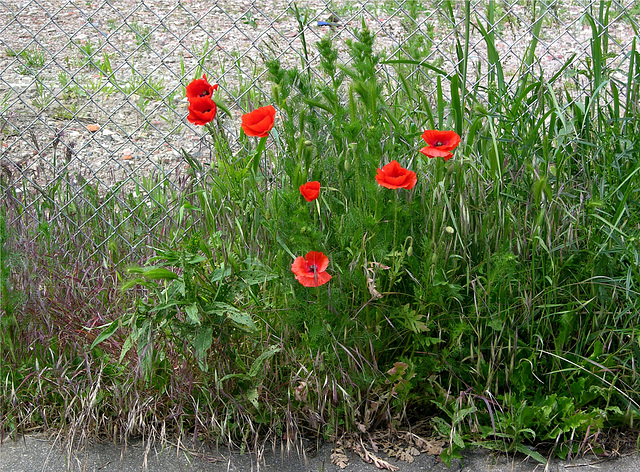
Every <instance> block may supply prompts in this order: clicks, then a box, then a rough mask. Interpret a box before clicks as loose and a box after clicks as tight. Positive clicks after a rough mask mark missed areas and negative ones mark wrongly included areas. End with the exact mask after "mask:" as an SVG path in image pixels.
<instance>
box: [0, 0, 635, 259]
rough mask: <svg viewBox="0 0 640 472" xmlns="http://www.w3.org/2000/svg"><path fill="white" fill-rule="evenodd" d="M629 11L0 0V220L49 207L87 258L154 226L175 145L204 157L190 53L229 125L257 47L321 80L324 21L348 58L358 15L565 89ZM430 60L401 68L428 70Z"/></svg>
mask: <svg viewBox="0 0 640 472" xmlns="http://www.w3.org/2000/svg"><path fill="white" fill-rule="evenodd" d="M489 6H491V7H489ZM639 13H640V5H639V3H638V2H637V1H629V0H613V1H608V2H603V1H588V0H583V1H570V0H555V1H554V0H549V1H539V2H529V1H528V2H515V1H507V0H505V1H494V2H489V1H471V2H450V1H436V0H433V1H417V0H406V1H403V0H373V1H361V2H348V1H332V2H320V1H312V2H304V4H302V3H301V4H298V5H296V4H295V3H294V2H291V1H284V0H270V1H262V2H254V1H251V2H246V1H239V0H230V1H216V2H201V1H193V0H188V1H181V2H175V3H174V2H162V1H145V2H133V1H127V0H116V1H111V0H109V1H100V2H98V1H92V0H87V1H84V2H78V1H62V0H58V1H45V0H22V1H18V0H12V1H0V44H1V45H0V71H1V72H0V111H1V118H0V146H1V149H2V154H1V157H0V165H1V168H0V170H1V173H0V176H1V181H2V192H3V200H4V201H3V207H4V208H5V210H6V209H7V208H9V209H11V211H10V212H9V213H7V216H6V220H7V221H6V223H7V224H8V225H9V226H11V225H27V226H28V225H30V224H35V225H36V226H37V227H38V228H40V229H41V230H42V229H43V228H44V230H43V231H45V232H46V227H47V226H48V225H50V224H51V223H52V222H56V224H57V225H58V226H60V227H64V228H67V231H68V234H69V238H70V239H72V240H74V241H78V242H79V243H80V244H86V246H87V247H86V252H85V253H84V255H85V256H86V257H95V256H104V257H107V255H108V253H109V250H110V249H109V248H110V247H113V246H114V245H124V246H125V247H128V248H129V251H130V253H134V252H135V251H136V249H137V248H138V247H139V246H140V245H141V244H145V245H146V244H150V245H153V244H154V243H155V242H156V241H157V240H158V239H159V238H160V237H161V236H162V237H164V236H166V235H164V234H162V233H163V232H164V231H165V230H166V228H168V227H170V226H171V223H172V222H171V221H168V219H171V218H173V217H174V215H175V214H176V211H175V206H176V205H178V204H179V198H178V197H179V194H180V192H182V191H183V190H184V183H185V181H186V179H187V172H188V169H187V165H186V163H185V160H184V159H183V154H182V152H183V151H184V152H186V153H188V154H190V155H191V156H193V157H194V158H196V159H200V160H202V161H206V160H207V159H209V158H210V155H209V152H210V151H209V150H208V148H207V147H206V146H205V145H204V141H203V136H202V129H201V128H200V129H196V127H194V126H192V125H190V124H189V123H188V122H187V120H186V115H187V112H186V101H185V99H184V87H185V85H186V84H187V83H188V82H189V81H190V80H192V79H193V78H194V77H195V76H196V74H198V73H199V72H200V70H201V69H200V68H202V70H204V72H206V73H207V74H208V76H209V78H210V79H212V82H214V81H215V82H217V83H219V84H220V96H221V97H222V98H223V100H224V101H225V103H226V104H227V105H228V106H229V109H230V110H231V111H232V113H235V116H234V117H233V118H234V119H235V120H236V122H235V124H236V125H237V121H239V117H240V115H241V114H242V113H243V112H245V111H248V110H249V109H251V108H252V107H254V106H259V105H264V104H266V103H265V102H266V101H267V100H268V98H267V97H268V96H269V95H270V92H271V90H270V84H269V82H268V80H267V79H266V71H265V66H264V64H265V60H267V59H278V60H280V61H281V62H282V63H283V64H284V65H287V66H289V67H292V66H297V67H300V68H301V69H302V70H304V71H306V72H309V73H311V74H314V75H316V76H317V78H318V79H320V80H323V79H322V76H321V75H320V74H318V72H317V70H316V67H317V65H318V62H319V59H318V51H317V50H316V49H315V47H314V44H315V43H316V42H318V41H319V40H320V39H321V38H322V37H324V36H325V35H330V36H331V37H332V38H333V40H334V44H336V45H337V46H338V49H339V51H340V57H339V60H340V61H341V62H342V63H343V64H348V62H349V55H348V54H346V52H345V51H346V47H345V40H347V39H350V38H354V37H355V35H354V32H355V31H357V30H358V29H359V28H362V27H363V26H367V27H368V28H369V29H370V30H371V31H372V32H373V34H374V35H375V37H376V48H377V49H378V50H379V52H380V53H381V54H383V56H384V57H385V58H387V59H394V58H404V59H407V58H408V59H412V60H415V61H416V62H419V63H422V64H429V65H430V66H434V67H437V68H438V69H440V70H444V71H445V72H446V73H452V72H453V71H456V70H459V69H460V67H461V66H462V64H463V62H461V59H460V57H461V56H460V54H459V53H460V52H462V54H464V56H465V57H467V58H468V60H467V62H466V80H467V87H468V88H469V89H474V88H478V85H479V84H483V83H486V81H487V77H488V76H489V74H493V73H495V71H496V67H497V65H496V61H495V60H492V54H493V57H496V56H497V57H498V58H499V64H500V66H501V68H502V70H503V74H504V76H505V80H506V81H507V83H508V86H509V89H510V90H512V89H513V87H515V86H516V85H517V84H516V81H515V80H511V78H513V77H516V76H518V75H522V74H523V73H524V72H527V71H528V72H530V73H531V74H533V75H535V76H536V77H544V78H545V79H546V80H552V79H553V80H554V81H555V82H556V83H557V84H564V85H567V83H570V84H572V85H571V86H570V87H566V89H568V90H573V94H572V97H573V99H580V97H581V95H582V94H585V93H590V92H592V91H593V90H592V87H593V80H594V79H593V78H591V77H589V76H588V74H584V73H580V69H581V64H585V61H589V60H590V56H591V52H592V51H591V47H592V38H594V37H596V38H599V40H600V41H601V44H600V46H601V48H602V49H603V50H604V51H606V57H604V58H603V60H604V61H606V67H607V68H608V70H609V71H611V72H610V73H611V76H615V74H616V73H617V72H616V71H618V70H620V71H622V72H621V74H623V75H622V76H623V77H626V74H625V70H626V69H625V67H627V64H628V61H629V56H630V51H631V50H632V47H633V45H634V44H635V43H634V41H635V40H636V39H637V32H638V27H639V26H640V22H639V21H638V14H639ZM605 14H606V15H605ZM605 18H606V21H604V19H605ZM605 23H606V24H605ZM483 29H484V30H485V34H484V36H483V34H482V30H483ZM467 32H468V34H469V35H468V41H467V38H466V37H465V34H466V33H467ZM487 34H488V35H490V37H491V39H492V41H493V44H494V45H495V48H494V49H491V48H490V49H489V50H488V48H487V41H486V37H487ZM534 35H535V37H536V39H537V43H536V47H535V50H534V51H530V50H529V46H530V45H531V44H532V39H533V37H534ZM461 47H463V48H464V49H465V50H464V51H460V48H461ZM528 55H530V56H528ZM527 57H530V60H526V58H527ZM566 64H569V65H568V66H567V67H564V66H565V65H566ZM523 68H525V69H526V71H525V70H523ZM431 70H432V69H428V68H419V67H417V68H414V69H413V70H412V72H411V73H420V74H425V75H426V76H427V79H428V80H433V81H434V84H435V75H436V74H433V77H432V76H431V74H430V71H431ZM558 71H561V73H560V74H556V73H557V72H558ZM379 72H380V76H381V77H383V78H384V79H385V80H388V81H389V82H390V88H391V90H393V89H394V88H399V87H400V86H401V84H400V81H399V79H398V77H397V75H396V74H395V72H394V69H393V68H392V67H389V66H386V65H382V66H381V67H380V70H379ZM636 79H637V78H636ZM625 80H626V79H625ZM552 85H554V84H552ZM433 90H435V85H434V87H433ZM426 93H434V92H433V91H426ZM391 95H393V93H391ZM229 123H230V124H228V125H227V129H226V132H227V133H228V134H229V135H230V136H231V137H232V138H233V137H237V129H238V128H239V127H238V126H235V125H234V124H232V122H231V121H230V122H229ZM105 208H109V209H111V210H110V211H111V212H112V214H110V215H109V218H105V216H104V210H105ZM83 241H84V243H83Z"/></svg>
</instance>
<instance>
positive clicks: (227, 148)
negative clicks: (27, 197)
mask: <svg viewBox="0 0 640 472" xmlns="http://www.w3.org/2000/svg"><path fill="white" fill-rule="evenodd" d="M539 13H540V12H539ZM442 14H443V15H447V14H450V15H453V5H452V4H449V8H444V10H443V12H442ZM597 14H598V15H600V16H599V20H598V21H597V22H596V21H590V23H589V24H590V25H591V29H592V33H593V34H592V40H591V57H590V59H589V60H588V61H585V63H584V64H581V65H580V69H581V72H580V73H581V74H584V77H585V78H586V79H588V82H589V83H590V84H592V86H591V87H592V88H591V89H590V90H589V93H588V94H586V95H585V96H583V97H580V98H576V97H575V96H574V95H572V91H571V90H570V89H568V88H561V87H560V88H558V87H553V86H552V84H553V83H554V82H555V79H556V78H558V77H561V76H562V74H563V73H565V71H568V70H569V69H570V68H571V67H574V66H575V64H574V63H573V62H572V61H571V60H568V61H567V63H566V64H565V66H564V67H563V69H562V70H561V71H560V72H558V74H557V75H556V77H554V78H553V80H545V78H543V77H541V76H536V75H535V73H534V72H531V69H530V66H531V65H532V64H533V63H534V61H535V55H534V54H533V51H535V48H536V42H535V40H534V42H532V43H531V44H530V46H529V51H530V54H527V55H525V57H524V58H523V59H522V61H523V62H522V67H521V68H520V72H519V73H518V74H517V75H516V76H514V77H509V76H506V75H505V73H504V71H503V70H502V64H501V57H500V55H499V54H498V49H497V48H496V45H495V36H494V35H493V34H492V33H491V28H490V26H491V22H492V21H493V18H494V15H495V12H493V13H492V12H491V8H489V11H488V14H487V21H488V24H486V25H485V24H482V23H480V22H476V21H475V20H474V22H475V24H473V25H472V24H471V21H468V22H467V23H465V28H466V30H463V31H461V34H460V35H459V37H458V38H459V39H457V43H456V44H455V45H454V51H455V54H457V55H458V58H459V59H460V62H459V66H458V67H457V69H455V70H452V71H449V72H445V71H442V70H441V69H440V68H439V66H440V65H439V64H427V63H425V62H424V61H423V56H424V55H426V54H427V53H428V50H429V47H430V45H429V44H426V43H421V42H416V43H415V44H411V45H410V51H409V53H410V54H411V57H402V56H397V57H393V58H390V59H387V58H385V57H383V56H382V55H379V54H377V53H375V52H374V51H375V48H374V43H375V37H374V36H373V35H372V34H371V32H369V31H368V30H367V29H366V28H364V27H363V28H359V29H357V30H355V31H354V37H353V39H352V40H350V41H349V42H347V43H346V47H347V50H348V54H349V56H350V58H351V60H350V61H349V62H348V63H347V64H344V63H342V62H339V61H338V59H337V58H338V55H337V52H336V45H335V44H334V43H333V42H332V40H331V39H330V38H329V37H327V38H325V39H323V40H321V41H319V42H317V43H316V44H310V43H309V44H307V48H308V49H307V55H309V54H311V52H312V48H315V49H314V50H317V51H318V52H319V54H320V56H321V57H320V64H319V70H320V73H321V74H323V80H320V79H318V78H317V77H316V76H314V75H310V74H307V73H306V72H305V70H304V69H298V68H297V67H288V66H284V65H283V64H281V63H280V62H279V61H278V60H277V59H271V60H269V61H268V62H267V63H266V71H264V73H265V75H264V79H263V81H267V80H268V82H270V83H271V85H272V96H271V97H262V96H261V95H260V94H258V93H256V92H255V91H253V90H252V89H251V87H250V86H249V85H248V83H250V81H247V83H241V84H240V85H239V86H238V87H239V89H238V96H242V99H241V100H240V104H241V105H242V106H243V108H245V109H247V110H249V109H251V108H255V107H257V106H260V105H266V104H268V103H273V104H274V106H276V107H277V108H278V110H279V112H280V113H279V114H278V116H277V121H276V125H275V128H274V130H273V131H272V132H271V134H270V138H269V146H267V148H266V149H265V150H261V148H260V147H259V144H258V142H257V141H256V140H255V139H254V138H250V137H247V136H244V135H241V138H240V139H239V143H238V144H239V146H237V145H236V143H235V142H232V141H230V139H229V137H228V135H227V134H226V133H224V132H222V131H221V130H222V129H224V127H230V126H233V124H232V122H231V117H230V116H229V114H230V108H232V106H229V107H227V106H224V104H223V103H222V102H221V103H220V106H219V112H218V115H217V117H216V121H215V122H214V123H211V124H210V125H208V126H207V128H206V130H207V132H208V136H207V138H208V141H207V142H208V146H209V152H210V154H211V156H212V157H213V158H212V159H211V164H210V165H203V164H200V163H199V161H198V160H196V159H193V158H192V157H191V156H189V155H188V154H187V153H185V160H187V161H188V162H189V165H190V169H191V172H192V174H191V175H190V176H189V177H188V178H186V179H185V180H184V181H182V182H180V183H179V184H177V185H173V184H170V183H169V182H167V181H164V180H160V179H158V180H154V179H150V180H147V181H144V182H142V183H141V184H140V185H138V186H137V187H136V188H135V189H127V188H126V187H125V185H124V184H123V185H122V186H121V187H119V188H116V189H114V190H113V191H112V192H109V193H108V194H106V195H101V194H100V192H98V189H97V188H94V187H92V186H91V185H89V184H88V183H86V182H84V183H83V184H82V185H80V187H81V189H82V192H81V193H80V194H79V195H77V194H75V193H74V191H73V189H71V188H67V187H66V186H65V183H64V182H65V181H66V180H68V179H65V178H60V179H59V182H60V183H59V185H54V186H52V187H50V188H48V190H47V191H46V192H44V191H43V192H42V197H41V198H39V199H37V200H36V201H35V202H34V203H33V204H34V205H36V213H37V214H38V219H37V220H35V221H34V220H29V218H28V215H27V214H26V213H25V212H24V205H25V201H24V200H22V199H21V198H23V197H20V196H19V195H18V194H16V193H15V191H13V190H12V189H11V186H10V185H9V184H8V183H7V182H5V181H3V183H2V185H3V186H2V192H3V194H6V195H7V196H8V198H6V199H3V204H2V206H1V207H0V210H1V211H2V213H1V214H0V242H1V243H2V245H1V247H0V251H1V252H0V254H1V255H2V259H1V260H0V276H1V277H2V278H1V282H2V284H0V288H1V289H2V295H3V303H2V307H3V316H2V318H1V319H2V324H3V330H2V333H3V334H2V338H1V339H2V353H1V357H0V362H1V364H0V367H1V368H2V371H3V379H2V382H3V383H2V389H3V395H2V396H0V411H1V412H2V416H1V417H0V429H2V431H6V432H8V433H10V434H12V435H14V436H17V435H18V434H20V433H22V432H25V431H30V430H32V429H33V428H40V429H57V430H62V431H64V432H65V433H66V435H67V437H69V438H71V439H74V438H75V439H84V438H88V437H90V436H102V437H108V438H110V439H114V440H126V439H127V438H128V437H132V436H134V435H141V436H143V437H145V438H158V439H160V438H163V437H166V435H172V434H182V435H184V436H189V437H193V438H199V439H202V440H211V441H221V442H225V443H229V444H231V445H234V446H238V447H246V448H254V447H255V446H256V445H257V444H258V442H259V441H264V440H275V439H281V440H284V441H297V440H299V439H300V438H303V437H324V438H326V439H328V440H336V439H338V438H340V437H341V435H342V434H343V433H351V432H361V433H370V432H374V431H376V430H377V429H379V428H387V429H391V430H394V429H398V428H400V427H404V426H405V425H407V424H415V423H416V422H417V421H418V419H425V418H428V419H429V431H428V434H430V435H432V436H433V437H437V438H443V439H445V445H444V447H443V449H442V451H441V458H442V459H443V460H444V461H445V462H450V461H451V460H452V459H453V458H455V457H458V456H459V455H460V452H461V451H462V450H464V449H465V448H466V447H470V446H472V445H479V446H481V447H485V448H489V449H496V450H500V451H507V452H519V453H523V454H525V455H528V456H530V457H531V458H533V459H535V460H538V461H541V462H544V461H545V458H546V457H549V456H551V455H557V456H559V457H561V458H568V457H572V456H574V455H576V454H580V453H582V452H585V451H587V450H593V451H596V452H598V451H600V452H604V451H605V450H606V449H607V448H609V447H610V444H608V443H607V442H606V441H603V440H602V438H603V437H605V436H606V435H605V434H604V433H608V432H612V431H615V430H617V429H624V428H629V429H633V428H635V427H636V426H637V421H638V416H639V415H640V405H639V404H638V398H639V396H638V392H639V390H640V377H639V375H638V371H637V365H636V363H635V358H636V357H637V351H638V328H637V326H638V322H637V321H638V320H637V313H638V309H639V308H640V306H639V303H640V301H639V298H638V295H639V293H640V287H639V284H640V272H638V261H639V260H640V254H639V252H638V245H637V241H638V238H640V221H639V220H638V214H639V212H638V209H639V208H638V202H639V199H638V188H639V185H638V184H639V183H640V182H639V178H640V177H639V175H640V162H638V155H639V153H638V149H639V148H640V139H638V136H639V131H640V117H639V116H638V108H637V100H638V85H637V84H638V76H639V75H640V66H639V65H638V64H640V62H639V61H638V60H639V59H640V54H639V53H638V50H637V49H636V45H635V43H634V44H633V47H632V50H631V51H630V55H629V57H630V61H629V62H628V63H627V66H626V67H627V68H626V69H625V70H620V71H615V70H612V68H611V67H610V66H609V64H608V62H607V57H608V56H607V52H608V51H607V45H606V43H605V42H603V41H602V40H601V38H602V34H601V33H602V30H601V29H600V28H601V26H598V25H606V24H607V22H608V20H607V10H606V9H602V10H601V11H600V12H598V13H597ZM534 24H535V25H536V26H534V28H536V27H538V25H539V24H540V23H534ZM472 27H474V28H477V29H478V30H479V31H480V32H481V35H482V38H483V40H484V41H485V43H486V45H487V50H488V51H489V64H490V66H491V72H490V74H489V75H488V77H487V80H486V81H485V82H482V81H479V82H476V83H477V85H476V86H474V87H467V86H466V84H467V83H470V82H469V81H468V80H467V79H468V78H469V77H470V76H472V75H473V74H475V73H476V71H474V70H471V68H469V67H468V64H467V59H468V55H467V51H468V45H469V38H470V28H472ZM204 51H205V52H207V51H208V46H206V47H205V49H204ZM205 65H206V64H204V63H202V64H200V67H202V68H204V67H205ZM381 70H384V71H388V74H389V75H390V76H394V77H397V80H398V83H399V84H400V87H399V88H396V87H393V86H390V85H389V83H390V82H389V81H388V80H386V78H385V77H383V75H382V73H381ZM196 72H198V73H197V74H196V76H199V75H200V73H199V72H200V71H196ZM262 72H263V71H258V70H256V71H255V74H258V73H262ZM183 75H184V72H183ZM210 76H211V75H210ZM152 88H153V89H154V90H155V92H158V93H162V84H159V85H156V86H153V87H152ZM221 88H222V87H221ZM225 88H226V87H225ZM138 90H139V89H138ZM216 98H218V97H216ZM426 129H454V130H456V131H457V132H458V133H459V134H460V135H461V136H462V143H461V144H460V146H459V147H458V148H457V149H456V150H455V155H454V157H453V158H452V159H450V160H448V161H446V162H445V161H444V160H442V159H428V158H426V157H425V156H423V155H422V154H420V153H419V152H418V150H419V148H420V147H422V146H423V145H424V143H423V142H422V140H421V139H420V136H421V134H422V132H423V131H424V130H426ZM392 159H396V160H398V161H399V162H401V164H402V165H403V166H404V167H407V168H409V169H411V170H413V171H415V172H416V174H417V175H418V183H417V184H416V186H415V187H414V188H413V189H412V190H404V189H399V190H395V191H394V190H389V189H385V188H382V187H380V186H379V185H378V184H377V183H376V181H375V179H374V176H375V175H376V169H377V168H379V167H381V166H383V165H385V164H387V163H388V162H389V161H390V160H392ZM54 166H55V164H54ZM3 178H4V177H3ZM311 180H318V181H320V182H321V185H322V188H321V193H320V198H318V199H317V200H314V201H313V202H306V201H305V200H303V199H302V198H301V196H300V193H299V191H298V187H299V186H300V185H301V184H303V183H305V182H307V181H311ZM25 193H26V192H23V194H25ZM56 212H57V216H58V217H57V218H51V214H52V213H56ZM9 221H10V222H11V224H10V225H8V224H7V222H9ZM116 229H118V231H116ZM123 234H124V235H126V237H123V236H121V235H123ZM105 235H108V237H107V238H106V240H105V238H104V236H105ZM131 248H133V250H132V249H131ZM310 250H316V251H322V252H323V253H324V254H326V255H327V256H328V257H329V261H330V263H329V268H328V269H327V270H328V272H329V273H330V274H331V275H332V277H333V278H332V280H331V281H330V282H329V283H328V284H326V285H323V286H321V287H318V288H306V287H303V286H301V285H300V284H298V282H297V281H296V280H295V278H294V276H293V274H292V272H291V264H292V262H293V260H294V258H295V257H296V256H300V255H304V254H305V253H306V252H308V251H310ZM125 267H128V270H124V268H125ZM59 333H63V335H60V334H59ZM142 399H146V400H144V401H143V400H142ZM123 412H125V413H124V414H123ZM599 433H603V434H602V435H599ZM163 435H164V436H163Z"/></svg>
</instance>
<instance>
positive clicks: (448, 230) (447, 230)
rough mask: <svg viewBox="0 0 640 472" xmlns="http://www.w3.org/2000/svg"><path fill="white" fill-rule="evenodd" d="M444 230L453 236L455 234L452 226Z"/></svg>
mask: <svg viewBox="0 0 640 472" xmlns="http://www.w3.org/2000/svg"><path fill="white" fill-rule="evenodd" d="M444 230H445V231H446V232H447V233H449V234H453V233H454V232H455V230H454V229H453V228H452V227H451V226H445V228H444Z"/></svg>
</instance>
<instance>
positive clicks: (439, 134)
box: [420, 129, 460, 161]
mask: <svg viewBox="0 0 640 472" xmlns="http://www.w3.org/2000/svg"><path fill="white" fill-rule="evenodd" d="M422 139H424V140H425V141H426V142H427V146H425V147H423V148H422V149H420V152H421V153H422V154H424V155H425V156H429V157H430V158H433V157H444V160H445V161H446V160H449V159H451V158H452V157H453V153H452V152H449V151H453V150H454V149H455V148H456V147H458V144H460V136H459V135H458V133H456V132H455V131H437V130H433V129H428V130H427V131H425V132H424V133H422Z"/></svg>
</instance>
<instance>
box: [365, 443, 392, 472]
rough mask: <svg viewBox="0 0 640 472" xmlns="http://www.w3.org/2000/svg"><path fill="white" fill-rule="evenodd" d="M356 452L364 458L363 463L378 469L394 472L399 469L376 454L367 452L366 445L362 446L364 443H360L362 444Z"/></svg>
mask: <svg viewBox="0 0 640 472" xmlns="http://www.w3.org/2000/svg"><path fill="white" fill-rule="evenodd" d="M355 452H356V454H358V455H359V456H360V457H361V458H362V460H363V461H365V462H366V463H368V464H373V465H375V466H376V467H377V468H378V469H384V470H391V471H392V472H394V471H396V470H398V469H399V468H398V467H396V466H395V465H393V464H391V463H389V462H387V461H385V460H384V459H380V458H379V457H378V456H376V455H375V454H374V453H372V452H369V451H367V449H366V448H365V447H364V444H362V441H360V444H359V445H358V446H357V447H356V448H355Z"/></svg>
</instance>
